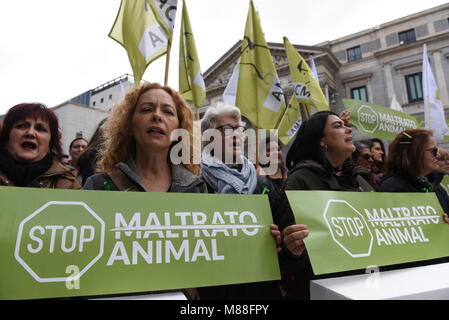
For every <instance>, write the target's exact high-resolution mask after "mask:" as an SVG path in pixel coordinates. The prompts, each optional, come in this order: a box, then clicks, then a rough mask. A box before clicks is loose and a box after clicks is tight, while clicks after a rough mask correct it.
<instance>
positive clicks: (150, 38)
mask: <svg viewBox="0 0 449 320" xmlns="http://www.w3.org/2000/svg"><path fill="white" fill-rule="evenodd" d="M158 2H161V1H156V0H153V1H150V0H134V1H127V0H122V2H121V4H120V9H119V12H118V14H117V17H116V19H115V22H114V25H113V26H112V29H111V31H110V32H109V37H111V38H112V39H114V40H115V41H117V42H118V43H120V44H121V45H122V46H123V47H124V48H125V49H126V51H127V53H128V58H129V62H130V64H131V68H132V69H133V73H134V81H135V83H137V84H138V83H140V80H141V79H142V76H143V74H144V72H145V70H146V68H147V67H148V65H149V64H150V63H151V62H153V61H154V60H156V59H157V58H159V57H160V56H162V55H164V54H166V53H167V47H168V43H169V39H170V37H171V33H170V32H169V25H168V24H167V23H164V24H163V25H161V23H160V22H159V21H162V20H163V19H162V18H161V14H160V12H161V11H160V10H163V9H164V8H165V10H166V11H165V12H166V13H167V15H166V16H168V17H171V16H170V15H169V13H170V12H173V10H174V9H173V8H172V9H170V10H171V11H167V10H168V9H169V8H168V4H167V1H165V2H164V3H162V2H161V4H164V6H159V7H158V8H159V10H158V11H157V12H156V11H154V9H155V7H156V3H158ZM175 12H176V11H175ZM164 16H165V13H164ZM170 19H173V18H170ZM166 21H169V20H168V18H167V20H166ZM173 21H174V19H173Z"/></svg>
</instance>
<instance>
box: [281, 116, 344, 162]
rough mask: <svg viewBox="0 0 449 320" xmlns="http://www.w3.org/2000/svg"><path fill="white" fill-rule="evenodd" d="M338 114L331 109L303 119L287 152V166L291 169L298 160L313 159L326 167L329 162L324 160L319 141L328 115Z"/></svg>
mask: <svg viewBox="0 0 449 320" xmlns="http://www.w3.org/2000/svg"><path fill="white" fill-rule="evenodd" d="M331 115H335V116H337V117H338V114H336V113H335V112H332V111H321V112H318V113H315V114H314V115H312V116H311V117H310V118H309V119H307V120H304V121H303V123H302V124H301V127H300V128H299V130H298V133H297V134H296V138H295V140H294V141H293V144H292V146H291V148H290V150H289V151H288V154H287V158H286V160H287V163H286V165H287V168H288V169H289V170H291V169H293V168H294V167H295V166H296V165H297V164H298V163H299V162H301V161H305V160H313V161H315V162H317V163H319V164H321V165H322V166H323V167H324V168H326V169H329V170H332V168H331V167H330V168H328V167H329V166H330V164H329V163H328V161H327V160H326V158H325V156H324V154H323V150H322V148H321V146H320V141H321V139H322V138H323V136H324V128H325V126H326V123H327V119H328V118H329V116H331Z"/></svg>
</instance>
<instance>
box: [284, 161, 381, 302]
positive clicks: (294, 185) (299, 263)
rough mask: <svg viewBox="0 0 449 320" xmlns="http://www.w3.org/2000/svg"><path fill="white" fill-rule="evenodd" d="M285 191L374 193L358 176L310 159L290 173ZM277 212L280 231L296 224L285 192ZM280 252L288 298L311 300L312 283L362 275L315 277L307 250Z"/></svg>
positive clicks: (347, 273)
mask: <svg viewBox="0 0 449 320" xmlns="http://www.w3.org/2000/svg"><path fill="white" fill-rule="evenodd" d="M285 190H286V191H287V190H322V191H328V190H329V191H353V192H356V191H373V189H372V187H371V186H370V185H369V184H368V183H367V182H366V181H365V180H364V179H363V178H362V177H360V176H358V175H357V174H355V175H353V174H351V175H341V176H340V175H337V174H336V173H335V172H328V171H327V170H325V168H324V167H323V166H322V165H320V164H318V163H317V162H315V161H312V160H308V161H304V162H300V163H298V164H297V165H296V166H295V167H294V168H293V169H292V170H291V171H290V172H289V176H288V178H287V181H286V183H285ZM277 212H278V213H277V215H279V220H280V229H281V230H283V229H285V228H286V227H288V226H289V225H292V224H295V223H296V221H295V217H294V214H293V212H292V209H291V207H290V204H289V202H288V199H287V197H286V196H285V193H284V197H283V199H282V201H281V203H280V205H279V208H278V210H277ZM281 253H282V254H281V255H280V260H281V261H280V265H281V270H283V271H284V277H285V278H286V282H287V283H289V284H288V297H289V299H301V300H308V299H309V298H310V281H311V280H314V279H320V278H324V277H326V278H329V277H336V276H345V275H350V274H357V273H363V272H361V271H360V272H357V271H356V272H354V271H351V272H344V273H342V272H340V273H335V274H329V275H326V276H315V274H314V273H313V269H312V265H311V263H310V259H309V255H308V254H307V250H305V251H304V253H303V254H302V255H301V256H299V257H297V256H294V255H292V254H291V253H289V251H288V249H287V248H286V247H284V248H283V250H282V252H281Z"/></svg>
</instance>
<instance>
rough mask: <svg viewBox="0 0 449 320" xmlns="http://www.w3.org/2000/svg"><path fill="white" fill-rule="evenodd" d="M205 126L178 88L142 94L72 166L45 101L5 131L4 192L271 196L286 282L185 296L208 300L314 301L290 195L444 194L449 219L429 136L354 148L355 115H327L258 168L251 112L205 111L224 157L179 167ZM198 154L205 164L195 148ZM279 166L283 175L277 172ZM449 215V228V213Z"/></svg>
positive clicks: (437, 152) (119, 110) (445, 164)
mask: <svg viewBox="0 0 449 320" xmlns="http://www.w3.org/2000/svg"><path fill="white" fill-rule="evenodd" d="M193 119H194V115H193V113H192V111H191V109H190V107H189V106H188V104H187V103H186V102H185V100H184V99H183V98H182V96H181V95H180V94H179V93H178V92H176V91H175V90H173V89H171V88H170V87H168V86H161V85H159V84H157V83H148V82H146V83H143V84H141V85H139V86H134V87H132V88H130V89H129V90H128V91H127V93H126V95H125V96H124V98H123V99H122V100H120V101H119V102H118V104H117V105H116V107H115V108H114V109H113V110H112V112H111V114H110V115H109V116H108V117H107V118H106V119H105V120H104V121H102V122H101V123H99V124H98V127H97V129H96V131H95V133H94V134H93V136H92V138H91V139H90V141H87V140H86V139H85V138H82V137H77V138H75V139H74V140H73V141H72V143H71V144H70V147H69V153H70V156H71V160H70V161H69V162H68V163H64V159H63V152H62V145H61V134H60V131H59V123H58V119H57V117H56V115H55V113H54V112H53V111H52V110H51V109H49V108H47V107H46V106H45V105H43V104H40V103H24V104H19V105H16V106H14V107H12V108H11V109H10V110H9V111H8V113H7V114H6V116H5V118H4V121H3V123H1V124H0V130H1V132H0V185H3V186H19V187H34V188H56V189H80V188H83V189H85V190H104V191H137V192H178V193H179V192H183V193H221V194H266V195H268V199H269V202H270V206H271V211H272V215H273V222H274V224H273V225H272V226H271V234H272V236H273V241H274V242H275V244H276V250H277V253H278V258H279V264H280V267H281V273H282V280H281V281H279V282H278V281H270V282H261V283H249V284H236V285H227V286H214V287H202V288H189V289H185V290H184V293H185V295H186V297H187V298H189V299H205V300H210V299H231V300H245V299H257V300H261V299H308V298H309V291H310V281H311V280H312V279H316V278H317V277H316V276H315V275H314V274H313V270H312V267H311V264H310V260H309V257H308V253H307V249H306V247H305V244H304V239H305V238H306V237H307V236H308V235H309V233H310V232H309V230H308V228H307V226H306V225H303V224H301V223H300V222H301V221H296V220H295V217H294V215H293V212H292V209H291V207H290V205H289V203H288V200H287V198H286V195H285V191H286V190H333V191H352V192H375V191H379V192H434V193H435V194H436V196H437V198H438V200H439V202H440V203H441V206H442V208H443V210H444V212H449V197H448V193H447V192H446V191H445V189H444V188H443V187H442V186H441V181H442V179H443V178H444V176H445V175H447V174H449V153H448V152H447V151H446V150H443V149H439V148H438V147H437V144H436V142H435V139H434V138H433V136H432V132H431V131H429V130H425V129H414V130H405V131H403V132H401V133H399V134H398V135H397V137H396V138H395V139H394V141H392V142H391V143H390V144H389V148H388V153H387V152H386V150H385V147H384V143H383V142H382V140H379V139H369V140H361V141H356V142H355V141H353V136H352V128H351V126H350V123H349V122H350V115H349V114H348V113H347V112H344V113H343V114H342V115H340V116H339V115H338V114H336V113H334V112H331V111H323V112H319V113H316V114H314V115H312V116H311V117H310V118H308V119H306V120H304V121H303V122H302V124H301V126H300V128H299V131H298V133H297V135H296V137H295V138H294V141H293V142H292V144H291V147H290V149H289V151H288V153H287V156H286V159H284V156H283V153H282V148H281V146H280V145H279V143H278V141H277V139H276V138H275V137H273V136H268V137H267V138H266V139H264V140H262V141H261V144H260V146H259V152H263V153H265V155H266V156H267V157H268V158H269V159H270V162H268V163H260V164H258V165H257V166H256V165H254V164H253V163H252V162H251V161H250V160H249V159H248V158H247V157H246V156H245V152H244V145H245V141H244V138H243V137H244V134H243V133H244V131H245V129H246V124H245V123H244V122H243V121H242V116H241V113H240V110H239V109H238V108H237V107H235V106H229V105H218V106H215V107H210V108H209V109H208V110H207V112H206V113H205V114H204V116H203V118H202V120H201V130H202V132H203V133H204V132H206V131H207V130H211V129H212V130H216V131H218V132H219V139H221V150H214V149H210V148H207V144H205V145H204V146H203V152H202V155H201V164H200V165H196V164H193V161H190V162H189V163H182V164H175V163H174V162H173V161H172V160H171V157H170V151H171V149H172V148H173V145H174V143H176V142H178V143H183V144H187V148H188V149H187V150H191V151H192V148H193V144H192V141H193V136H192V132H193ZM177 129H184V130H187V132H189V134H190V137H189V139H188V141H185V140H184V139H181V140H180V141H171V139H170V137H171V134H172V132H174V131H175V130H177ZM184 150H185V149H184ZM225 155H226V156H227V158H226V157H225ZM181 156H182V155H181ZM189 157H190V159H189V160H193V159H192V157H193V152H190V153H189ZM229 159H230V161H229ZM272 165H273V166H274V168H275V169H274V171H271V172H269V173H267V172H268V171H267V167H268V166H270V167H272ZM82 186H83V187H82ZM441 214H442V215H443V212H442V213H441ZM444 219H445V221H446V222H448V221H449V219H448V217H447V215H446V214H444ZM428 263H432V262H428ZM339 275H342V274H341V273H340V274H337V275H335V274H334V275H327V276H328V277H329V276H339Z"/></svg>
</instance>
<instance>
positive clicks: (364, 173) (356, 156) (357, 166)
mask: <svg viewBox="0 0 449 320" xmlns="http://www.w3.org/2000/svg"><path fill="white" fill-rule="evenodd" d="M354 145H355V151H354V153H353V154H352V161H353V165H354V170H353V175H354V177H355V179H359V177H363V179H364V180H366V181H367V182H368V183H369V184H370V185H371V187H373V189H374V190H375V189H376V188H377V183H376V181H375V180H374V175H373V173H372V171H371V168H372V166H373V162H374V157H373V154H372V153H371V149H370V147H369V145H368V144H366V143H363V142H356V143H354Z"/></svg>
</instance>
